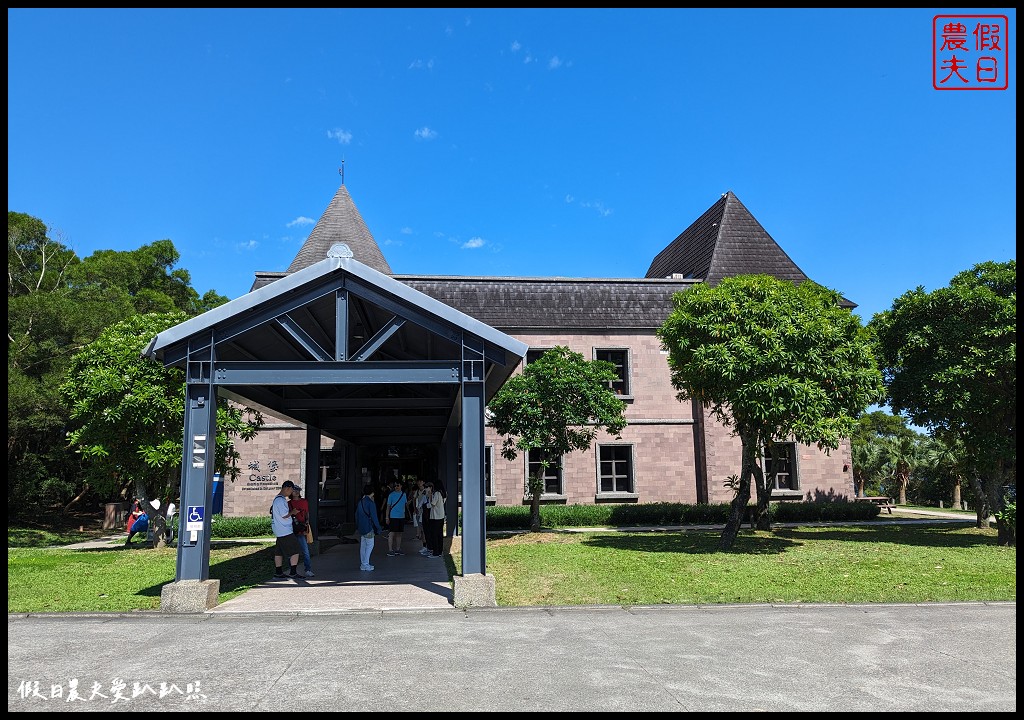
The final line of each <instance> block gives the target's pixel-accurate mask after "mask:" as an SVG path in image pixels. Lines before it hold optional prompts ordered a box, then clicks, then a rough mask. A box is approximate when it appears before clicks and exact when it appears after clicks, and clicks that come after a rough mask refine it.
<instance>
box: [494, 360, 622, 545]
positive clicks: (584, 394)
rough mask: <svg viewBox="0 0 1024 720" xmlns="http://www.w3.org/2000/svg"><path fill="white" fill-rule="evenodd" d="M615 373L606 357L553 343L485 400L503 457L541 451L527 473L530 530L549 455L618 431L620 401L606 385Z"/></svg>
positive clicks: (535, 520)
mask: <svg viewBox="0 0 1024 720" xmlns="http://www.w3.org/2000/svg"><path fill="white" fill-rule="evenodd" d="M617 379H618V375H617V374H616V372H615V366H614V365H612V364H611V363H609V362H605V361H602V360H586V359H585V358H584V357H583V355H581V354H580V353H577V352H573V351H572V350H570V349H569V348H567V347H565V346H557V347H554V348H551V349H550V350H548V351H547V352H545V353H544V354H543V355H541V356H540V357H539V358H538V359H537V360H535V361H533V362H531V363H530V364H529V365H527V366H526V367H525V368H524V369H523V371H522V372H521V373H519V374H517V375H515V376H513V377H512V378H511V379H510V380H509V381H508V382H506V383H505V384H504V385H503V386H502V388H501V389H500V390H499V391H498V392H497V394H495V396H494V398H492V400H491V402H490V403H489V405H488V408H487V409H488V414H489V416H490V420H489V422H490V425H491V426H492V427H493V428H494V429H495V430H496V431H497V432H498V434H499V435H501V436H503V440H502V447H501V454H502V456H503V457H504V458H505V459H507V460H515V459H516V457H517V455H518V453H519V452H520V451H521V452H523V453H526V454H527V456H529V453H530V451H532V450H538V451H540V452H541V453H542V458H543V459H542V461H541V469H540V470H539V471H538V472H535V473H534V474H533V475H532V476H529V477H528V479H527V488H526V490H527V494H528V495H529V496H530V527H531V530H532V531H533V532H536V531H538V530H539V529H540V498H541V494H542V493H543V492H544V475H545V471H546V470H547V468H548V467H549V466H550V464H551V462H552V461H553V459H555V458H559V457H561V456H562V455H566V454H568V453H571V452H574V451H576V450H586V449H587V448H589V447H590V446H591V445H592V444H593V442H594V438H595V437H596V436H597V433H598V432H599V431H602V430H603V431H604V432H607V433H608V434H609V435H613V436H615V437H618V436H619V435H620V434H621V433H622V430H623V428H625V427H626V418H625V416H624V414H623V413H624V411H625V407H626V406H625V403H623V402H622V400H620V399H619V398H618V397H617V396H616V395H615V393H614V392H613V391H612V390H611V388H610V386H609V383H611V382H612V381H614V380H617Z"/></svg>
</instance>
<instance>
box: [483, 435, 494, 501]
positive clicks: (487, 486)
mask: <svg viewBox="0 0 1024 720" xmlns="http://www.w3.org/2000/svg"><path fill="white" fill-rule="evenodd" d="M493 454H494V446H493V445H485V446H484V497H494V488H492V487H491V455H493Z"/></svg>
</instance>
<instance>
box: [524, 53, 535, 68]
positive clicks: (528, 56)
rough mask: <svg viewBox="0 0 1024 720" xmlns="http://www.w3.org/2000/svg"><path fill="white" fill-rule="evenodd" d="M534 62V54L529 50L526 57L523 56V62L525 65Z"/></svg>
mask: <svg viewBox="0 0 1024 720" xmlns="http://www.w3.org/2000/svg"><path fill="white" fill-rule="evenodd" d="M532 62H533V55H531V54H530V53H529V52H527V53H526V57H524V58H523V64H524V65H529V64H530V63H532Z"/></svg>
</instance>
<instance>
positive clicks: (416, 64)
mask: <svg viewBox="0 0 1024 720" xmlns="http://www.w3.org/2000/svg"><path fill="white" fill-rule="evenodd" d="M421 68H426V69H427V70H433V69H434V58H430V59H429V60H427V61H426V62H424V61H423V60H420V59H419V58H416V59H415V60H413V61H412V62H411V63H409V69H410V70H419V69H421Z"/></svg>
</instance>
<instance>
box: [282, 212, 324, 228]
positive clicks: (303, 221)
mask: <svg viewBox="0 0 1024 720" xmlns="http://www.w3.org/2000/svg"><path fill="white" fill-rule="evenodd" d="M315 223H316V220H314V219H313V218H308V217H306V216H305V215H299V216H298V217H297V218H295V219H294V220H292V221H291V222H290V223H288V224H287V225H285V227H295V226H296V225H313V224H315Z"/></svg>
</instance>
